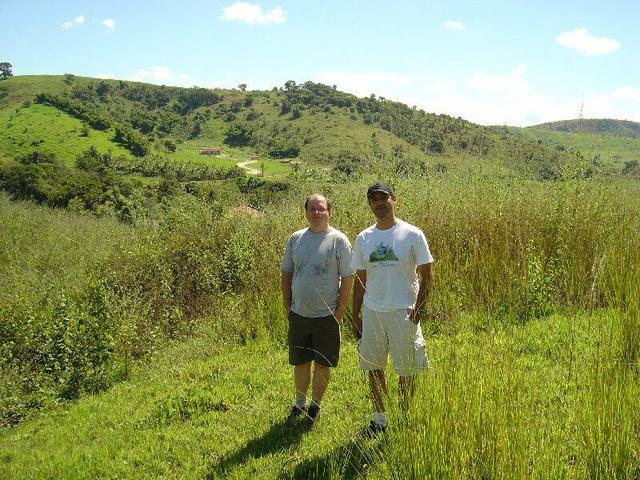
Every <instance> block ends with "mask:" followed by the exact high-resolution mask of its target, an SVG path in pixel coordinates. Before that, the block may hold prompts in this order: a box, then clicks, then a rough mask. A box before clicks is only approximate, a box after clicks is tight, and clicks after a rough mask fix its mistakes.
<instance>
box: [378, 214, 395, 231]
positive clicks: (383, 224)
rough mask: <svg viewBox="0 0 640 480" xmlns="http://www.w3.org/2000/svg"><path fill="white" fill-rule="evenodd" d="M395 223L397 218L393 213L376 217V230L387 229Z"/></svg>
mask: <svg viewBox="0 0 640 480" xmlns="http://www.w3.org/2000/svg"><path fill="white" fill-rule="evenodd" d="M396 223H398V219H397V218H396V217H395V215H390V216H389V217H385V218H376V227H378V230H388V229H390V228H392V227H393V226H394V225H395V224H396Z"/></svg>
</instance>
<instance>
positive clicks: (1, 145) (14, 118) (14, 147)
mask: <svg viewBox="0 0 640 480" xmlns="http://www.w3.org/2000/svg"><path fill="white" fill-rule="evenodd" d="M0 124H2V125H6V126H7V128H6V129H3V130H2V131H0V154H2V155H4V156H5V157H7V158H13V157H15V156H17V155H20V154H22V153H24V152H29V151H33V150H38V151H40V152H43V153H53V154H54V155H55V156H56V157H57V158H59V159H61V160H64V161H65V162H66V163H68V164H71V165H72V164H73V163H74V162H75V159H76V157H77V156H78V155H79V154H81V153H82V152H85V151H86V150H88V149H89V148H90V147H91V146H95V147H96V148H97V149H98V151H99V152H101V153H106V152H109V151H110V152H111V153H112V154H113V155H118V156H120V155H121V156H125V157H130V156H131V154H130V153H129V152H128V151H127V150H126V149H124V148H123V147H121V146H120V145H118V144H117V143H115V142H113V141H112V139H113V132H112V131H109V130H107V131H99V130H94V129H91V128H89V129H88V135H86V136H84V135H83V133H82V122H81V121H80V120H78V119H75V118H73V117H71V116H69V115H67V114H66V113H64V112H61V111H60V110H58V109H56V108H54V107H50V106H48V105H38V104H33V105H29V106H26V107H22V108H19V109H17V111H16V110H11V109H4V110H0Z"/></svg>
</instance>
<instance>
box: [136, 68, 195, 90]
mask: <svg viewBox="0 0 640 480" xmlns="http://www.w3.org/2000/svg"><path fill="white" fill-rule="evenodd" d="M127 80H131V81H133V82H145V83H155V84H158V85H174V86H178V87H190V86H193V81H192V79H191V76H189V75H187V74H186V73H180V74H177V75H174V74H173V73H172V72H171V70H170V69H169V68H168V67H165V66H163V65H156V66H154V67H152V68H150V69H144V68H141V69H140V70H138V71H137V72H136V73H134V74H133V75H131V76H130V77H129V78H128V79H127Z"/></svg>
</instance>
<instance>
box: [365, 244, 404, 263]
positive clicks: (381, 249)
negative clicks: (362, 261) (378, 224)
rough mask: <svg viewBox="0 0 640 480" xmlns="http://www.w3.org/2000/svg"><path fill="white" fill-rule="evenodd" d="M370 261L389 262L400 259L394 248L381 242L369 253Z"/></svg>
mask: <svg viewBox="0 0 640 480" xmlns="http://www.w3.org/2000/svg"><path fill="white" fill-rule="evenodd" d="M369 261H370V262H389V261H396V262H397V261H399V258H398V257H396V254H395V253H393V248H392V247H389V246H386V245H384V244H383V243H382V242H380V245H378V246H377V247H376V249H375V250H374V251H373V252H371V253H370V254H369Z"/></svg>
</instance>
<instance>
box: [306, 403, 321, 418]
mask: <svg viewBox="0 0 640 480" xmlns="http://www.w3.org/2000/svg"><path fill="white" fill-rule="evenodd" d="M318 416H320V407H319V406H318V405H309V408H307V417H309V419H310V420H311V421H312V422H315V421H316V418H318Z"/></svg>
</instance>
